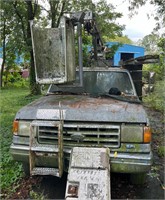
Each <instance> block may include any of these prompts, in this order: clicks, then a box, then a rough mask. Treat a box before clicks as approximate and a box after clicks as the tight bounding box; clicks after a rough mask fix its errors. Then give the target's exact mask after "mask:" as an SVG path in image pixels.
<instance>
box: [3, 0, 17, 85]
mask: <svg viewBox="0 0 165 200" xmlns="http://www.w3.org/2000/svg"><path fill="white" fill-rule="evenodd" d="M0 13H1V24H0V34H1V44H2V59H3V62H2V65H1V70H0V87H2V77H3V74H4V68H5V66H6V67H7V68H6V70H9V69H10V68H11V66H12V65H13V64H14V60H15V53H16V46H15V41H14V39H13V37H12V36H11V33H12V32H13V27H14V25H15V24H16V22H15V21H16V20H15V15H14V10H13V8H12V5H11V4H9V2H6V1H2V2H1V9H0ZM18 32H19V31H18Z"/></svg>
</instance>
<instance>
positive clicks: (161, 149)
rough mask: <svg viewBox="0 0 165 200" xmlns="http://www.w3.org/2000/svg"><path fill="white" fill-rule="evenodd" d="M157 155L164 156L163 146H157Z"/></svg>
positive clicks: (164, 148) (164, 149) (164, 147)
mask: <svg viewBox="0 0 165 200" xmlns="http://www.w3.org/2000/svg"><path fill="white" fill-rule="evenodd" d="M158 155H159V156H160V157H164V156H165V146H159V147H158Z"/></svg>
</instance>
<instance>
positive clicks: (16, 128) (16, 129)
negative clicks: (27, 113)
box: [13, 120, 18, 135]
mask: <svg viewBox="0 0 165 200" xmlns="http://www.w3.org/2000/svg"><path fill="white" fill-rule="evenodd" d="M13 134H14V135H17V134H18V121H16V120H15V121H14V122H13Z"/></svg>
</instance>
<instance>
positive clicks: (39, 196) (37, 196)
mask: <svg viewBox="0 0 165 200" xmlns="http://www.w3.org/2000/svg"><path fill="white" fill-rule="evenodd" d="M30 198H31V199H37V200H44V199H45V196H44V195H43V194H42V193H41V194H38V193H37V192H34V191H33V190H32V191H30Z"/></svg>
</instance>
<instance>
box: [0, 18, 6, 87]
mask: <svg viewBox="0 0 165 200" xmlns="http://www.w3.org/2000/svg"><path fill="white" fill-rule="evenodd" d="M2 48H3V58H2V59H3V61H2V65H1V70H0V88H2V86H3V80H2V77H3V72H4V67H5V62H6V20H5V19H4V22H3V47H2Z"/></svg>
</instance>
